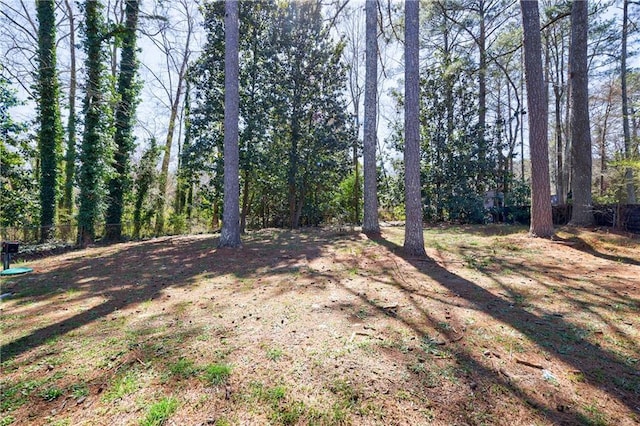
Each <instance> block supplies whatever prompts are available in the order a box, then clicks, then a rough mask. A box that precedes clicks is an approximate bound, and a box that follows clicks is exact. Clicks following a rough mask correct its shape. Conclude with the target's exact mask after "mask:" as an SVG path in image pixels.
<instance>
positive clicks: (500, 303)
mask: <svg viewBox="0 0 640 426" xmlns="http://www.w3.org/2000/svg"><path fill="white" fill-rule="evenodd" d="M376 242H377V243H378V244H380V245H381V246H382V247H385V248H386V249H387V250H388V251H389V252H390V253H391V254H393V255H395V256H398V257H400V258H402V259H403V260H405V261H406V262H408V263H409V264H410V265H412V266H413V267H414V268H415V269H416V270H417V271H419V272H421V273H422V274H425V275H426V276H428V277H430V278H432V279H433V280H435V281H436V282H438V283H439V284H440V285H441V286H442V287H444V288H446V289H447V290H448V291H450V292H451V293H452V294H453V295H455V297H457V298H460V299H462V300H463V301H464V302H465V304H466V306H467V307H468V308H470V309H475V310H477V311H479V312H482V313H484V314H487V315H489V316H491V317H492V318H494V319H495V320H498V321H500V322H502V323H504V324H507V325H509V326H511V327H513V328H514V329H515V330H517V331H518V332H520V333H522V334H523V335H524V336H526V337H527V338H529V339H530V340H531V341H532V342H534V343H535V344H536V345H538V346H539V347H541V348H543V350H545V351H549V352H552V353H553V355H554V356H555V357H557V358H558V359H559V360H561V361H562V362H563V363H565V364H567V365H569V366H571V368H572V369H574V370H575V371H579V372H581V373H583V374H584V380H585V382H586V383H587V384H589V385H591V386H593V387H596V388H599V389H601V390H603V391H604V392H606V393H607V394H608V395H609V397H610V398H611V399H614V400H617V401H619V402H620V403H621V404H623V405H625V406H626V407H627V408H628V409H629V410H631V411H632V412H635V413H640V377H639V375H638V371H637V370H636V369H634V368H632V367H630V366H629V365H626V364H625V363H624V362H623V360H621V359H620V358H619V357H618V356H616V354H614V353H612V352H610V351H608V350H606V349H603V348H602V347H600V346H598V345H596V344H594V343H591V342H589V341H587V340H585V339H583V336H584V335H587V334H588V331H587V330H582V329H580V327H578V326H576V325H575V324H571V323H568V322H566V321H565V320H564V319H563V318H562V316H561V315H560V316H555V315H539V314H536V313H533V312H529V311H527V310H526V309H524V308H523V307H522V306H519V305H518V304H514V303H513V301H512V300H510V299H509V298H503V297H500V296H498V295H496V294H493V293H492V292H490V291H488V290H487V289H485V288H483V287H481V286H479V285H477V284H475V283H473V282H471V281H469V280H467V279H465V278H463V277H461V276H459V275H456V274H453V273H451V272H450V271H448V270H447V269H445V268H443V267H442V266H440V265H439V264H438V263H437V262H435V261H433V260H431V259H429V258H425V259H416V258H414V257H409V256H406V255H405V254H404V252H403V249H402V246H400V245H398V244H396V243H394V242H392V241H389V240H387V239H385V238H384V236H383V238H381V239H378V240H376ZM395 285H396V287H399V288H401V289H403V290H404V291H405V292H407V293H412V292H413V291H414V289H413V288H410V287H409V286H407V285H406V283H401V282H396V284H395ZM415 307H418V306H417V305H416V306H415ZM418 308H419V307H418ZM420 311H421V313H422V315H423V317H424V318H425V319H426V320H428V321H432V319H431V317H430V315H429V314H428V313H426V312H424V311H423V310H422V309H420ZM405 322H406V323H407V325H408V326H410V327H411V328H413V329H414V330H417V331H421V329H422V325H421V324H418V323H412V322H407V321H405ZM440 331H441V332H443V333H445V334H446V333H448V332H447V331H446V330H440ZM449 337H450V338H451V340H453V339H454V336H449ZM567 340H568V341H569V342H571V344H572V345H574V346H575V350H574V351H571V352H570V353H567V352H564V351H561V350H558V348H560V347H562V346H563V345H566V341H567ZM457 356H460V357H462V358H461V359H462V360H463V361H464V362H467V363H469V364H470V365H471V366H472V368H473V369H477V371H478V372H479V374H481V375H483V376H484V377H486V378H490V379H491V380H498V381H500V382H503V383H504V382H505V381H504V380H503V379H502V378H500V377H496V373H495V372H494V371H491V370H488V369H487V368H486V367H485V366H483V365H481V364H478V362H477V361H475V360H473V359H472V358H470V357H469V356H468V354H465V353H464V352H462V353H459V354H457ZM585 366H587V368H588V369H587V370H585ZM509 386H510V389H512V390H513V391H514V392H515V393H517V394H520V395H522V392H520V391H519V390H518V389H517V388H516V387H515V386H514V385H513V384H510V385H509ZM523 399H524V400H525V402H527V403H528V404H534V405H533V406H537V407H538V408H539V409H541V410H543V411H544V412H545V415H547V416H550V417H549V419H550V420H552V421H554V422H555V421H560V422H565V421H567V420H568V419H572V420H573V421H576V422H578V423H581V422H583V420H584V419H582V418H581V416H580V414H579V413H569V414H567V413H559V412H558V411H557V410H555V407H543V406H541V404H540V402H536V401H530V399H531V398H530V397H527V396H523ZM560 405H563V404H560ZM560 405H559V406H560Z"/></svg>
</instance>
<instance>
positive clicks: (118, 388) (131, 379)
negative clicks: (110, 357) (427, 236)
mask: <svg viewBox="0 0 640 426" xmlns="http://www.w3.org/2000/svg"><path fill="white" fill-rule="evenodd" d="M139 387H140V383H139V381H138V376H137V372H136V371H135V370H128V371H126V372H125V373H124V374H120V375H118V376H116V378H115V379H114V380H113V381H112V382H111V384H110V386H109V388H108V389H107V391H106V393H105V394H104V399H105V401H107V402H112V401H115V400H116V399H119V398H122V397H124V396H126V395H129V394H131V393H133V392H135V391H136V390H138V388H139Z"/></svg>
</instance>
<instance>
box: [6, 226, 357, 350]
mask: <svg viewBox="0 0 640 426" xmlns="http://www.w3.org/2000/svg"><path fill="white" fill-rule="evenodd" d="M335 237H336V236H335V235H334V236H331V235H328V236H327V235H322V234H320V233H305V234H301V233H299V232H283V233H280V234H279V235H277V236H273V235H271V234H269V233H258V234H256V236H255V238H247V239H246V241H245V243H244V246H243V247H242V248H241V249H217V248H216V246H217V238H214V237H212V236H202V237H197V238H193V237H184V238H182V237H175V238H171V237H169V238H161V239H157V240H154V241H151V242H148V241H147V242H143V243H133V244H116V245H113V246H111V247H109V248H108V249H107V250H103V251H91V250H89V251H85V252H75V254H74V255H72V257H70V258H66V260H61V261H60V262H61V263H60V264H59V265H56V266H53V267H51V268H50V269H49V270H48V271H47V272H43V273H38V271H36V272H34V273H33V274H32V275H30V276H22V277H18V278H15V279H11V280H7V281H6V282H4V283H3V286H2V287H3V292H5V293H13V295H14V296H13V299H14V300H17V305H19V306H21V312H22V314H21V315H22V317H24V321H21V322H20V323H19V324H18V325H17V327H20V328H26V329H30V331H28V332H26V334H24V335H23V336H22V337H18V338H16V339H14V340H12V341H9V342H6V343H5V344H3V345H2V347H0V352H1V353H2V361H3V362H6V361H8V360H11V359H13V358H15V357H17V356H19V355H20V354H23V353H25V352H28V351H30V350H32V349H34V348H36V347H38V346H40V345H42V344H43V343H45V342H47V341H49V340H51V339H55V338H56V337H58V336H61V335H64V334H66V333H69V332H71V331H72V330H75V329H78V328H80V327H82V326H84V325H86V324H89V323H92V322H95V321H97V320H99V319H101V318H105V317H107V316H109V315H110V314H112V313H114V312H116V311H118V310H122V309H125V308H127V307H130V306H133V305H136V304H139V303H142V302H145V301H149V300H153V299H156V298H158V297H162V295H163V292H164V291H165V290H166V289H168V288H182V287H184V288H188V287H189V286H190V285H192V284H194V283H195V282H196V281H197V280H198V279H202V278H207V277H215V276H220V275H225V274H231V275H233V276H235V277H237V278H243V277H245V276H247V275H249V274H255V273H256V271H262V272H261V273H262V274H269V275H273V274H278V273H283V274H286V273H288V272H290V270H291V267H293V266H294V265H296V264H297V263H298V262H299V261H300V260H301V259H313V258H315V257H317V256H320V255H321V254H322V251H323V247H325V246H327V245H330V244H332V242H333V239H334V238H335ZM340 238H344V237H343V236H342V237H340ZM302 248H304V250H303V249H302ZM80 256H82V257H80ZM274 258H275V260H274ZM78 294H79V295H78ZM66 295H69V297H71V298H73V300H74V301H78V300H81V299H86V303H87V304H89V305H91V307H89V308H88V309H86V310H83V311H82V312H80V313H75V314H68V315H63V316H64V318H63V319H60V320H59V321H57V322H55V323H52V324H48V325H44V326H41V325H40V324H39V323H38V322H37V321H38V317H40V316H41V315H43V314H47V313H51V311H52V310H63V309H64V308H63V306H62V305H63V302H64V298H65V297H66ZM96 299H99V301H96ZM13 328H14V329H15V328H16V327H13ZM4 331H5V332H9V331H12V330H11V327H5V329H4Z"/></svg>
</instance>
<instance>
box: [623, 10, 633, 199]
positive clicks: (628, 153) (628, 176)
mask: <svg viewBox="0 0 640 426" xmlns="http://www.w3.org/2000/svg"><path fill="white" fill-rule="evenodd" d="M622 3H623V9H622V54H621V55H620V85H621V92H622V129H623V134H624V155H625V158H626V159H627V160H629V159H631V158H632V157H633V148H632V144H631V132H630V130H629V95H628V92H627V40H628V37H629V0H623V2H622ZM624 178H625V189H626V192H627V203H629V204H635V203H636V190H635V186H634V184H633V169H632V168H630V167H627V169H626V170H625V175H624Z"/></svg>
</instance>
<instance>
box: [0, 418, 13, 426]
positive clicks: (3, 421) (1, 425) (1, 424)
mask: <svg viewBox="0 0 640 426" xmlns="http://www.w3.org/2000/svg"><path fill="white" fill-rule="evenodd" d="M15 421H16V419H15V417H13V416H7V417H0V426H9V425H10V424H12V423H13V422H15Z"/></svg>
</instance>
